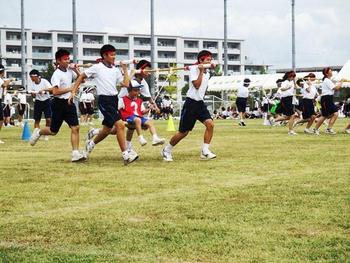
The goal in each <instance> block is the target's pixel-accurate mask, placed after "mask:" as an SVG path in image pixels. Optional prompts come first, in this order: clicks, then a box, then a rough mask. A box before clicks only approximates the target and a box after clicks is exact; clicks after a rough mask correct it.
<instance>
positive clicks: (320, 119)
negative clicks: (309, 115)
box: [315, 116, 326, 130]
mask: <svg viewBox="0 0 350 263" xmlns="http://www.w3.org/2000/svg"><path fill="white" fill-rule="evenodd" d="M325 120H326V117H323V116H321V117H319V118H318V121H317V123H316V126H315V129H316V130H318V129H319V128H320V127H321V125H322V123H323V122H324V121H325Z"/></svg>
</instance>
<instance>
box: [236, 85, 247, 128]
mask: <svg viewBox="0 0 350 263" xmlns="http://www.w3.org/2000/svg"><path fill="white" fill-rule="evenodd" d="M249 85H250V79H248V78H247V79H244V81H243V84H239V85H238V88H237V99H236V106H237V110H238V113H239V126H246V124H245V122H244V119H245V114H246V108H247V100H248V96H249Z"/></svg>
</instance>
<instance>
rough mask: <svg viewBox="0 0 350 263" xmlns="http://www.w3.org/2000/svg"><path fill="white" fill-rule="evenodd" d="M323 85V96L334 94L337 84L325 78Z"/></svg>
mask: <svg viewBox="0 0 350 263" xmlns="http://www.w3.org/2000/svg"><path fill="white" fill-rule="evenodd" d="M321 87H322V95H321V96H326V95H334V88H335V84H334V83H333V82H332V81H331V80H330V79H329V78H325V79H324V81H323V82H322V85H321Z"/></svg>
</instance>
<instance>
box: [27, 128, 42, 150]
mask: <svg viewBox="0 0 350 263" xmlns="http://www.w3.org/2000/svg"><path fill="white" fill-rule="evenodd" d="M40 136H41V135H40V129H39V128H35V129H34V131H33V134H32V136H30V139H29V143H30V145H31V146H34V145H35V144H36V142H37V141H38V140H39V139H40Z"/></svg>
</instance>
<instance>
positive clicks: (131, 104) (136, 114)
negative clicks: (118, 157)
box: [118, 80, 165, 146]
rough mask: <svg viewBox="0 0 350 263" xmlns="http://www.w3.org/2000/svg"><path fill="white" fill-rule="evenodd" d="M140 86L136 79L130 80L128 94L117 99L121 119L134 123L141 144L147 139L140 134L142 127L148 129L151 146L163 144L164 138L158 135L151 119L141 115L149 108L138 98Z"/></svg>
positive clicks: (144, 143)
mask: <svg viewBox="0 0 350 263" xmlns="http://www.w3.org/2000/svg"><path fill="white" fill-rule="evenodd" d="M141 88H142V84H140V83H138V82H137V81H136V80H132V81H130V86H129V87H128V95H127V96H124V97H122V98H120V99H119V102H118V109H119V112H120V115H121V117H122V120H124V121H126V122H128V124H134V125H135V129H136V133H137V135H138V136H139V142H140V144H141V146H144V145H146V144H147V140H146V139H145V138H144V137H143V135H142V128H144V129H149V131H150V133H151V135H152V145H153V146H156V145H161V144H164V142H165V139H163V138H159V137H158V135H157V132H156V129H155V127H154V125H153V122H152V120H149V119H148V118H146V117H143V115H144V114H145V113H148V112H149V110H150V109H146V108H145V107H144V105H143V101H142V99H141V98H139V95H140V89H141Z"/></svg>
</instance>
